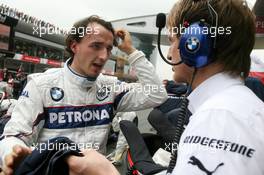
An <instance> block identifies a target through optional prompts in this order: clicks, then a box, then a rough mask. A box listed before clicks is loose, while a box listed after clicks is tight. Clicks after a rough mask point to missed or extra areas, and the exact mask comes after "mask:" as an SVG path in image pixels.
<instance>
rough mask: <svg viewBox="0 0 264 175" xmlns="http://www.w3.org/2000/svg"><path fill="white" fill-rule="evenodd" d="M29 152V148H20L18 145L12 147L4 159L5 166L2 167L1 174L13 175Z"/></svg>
mask: <svg viewBox="0 0 264 175" xmlns="http://www.w3.org/2000/svg"><path fill="white" fill-rule="evenodd" d="M31 152H32V150H31V148H28V147H24V146H20V145H16V146H14V147H13V151H12V152H11V153H10V154H8V155H7V156H6V157H5V165H4V166H3V172H2V173H3V174H4V175H12V174H14V170H15V168H16V167H17V166H18V165H19V163H21V161H22V160H23V159H24V158H25V157H26V156H27V155H29V154H30V153H31ZM1 175H2V174H1Z"/></svg>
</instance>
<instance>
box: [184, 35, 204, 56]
mask: <svg viewBox="0 0 264 175" xmlns="http://www.w3.org/2000/svg"><path fill="white" fill-rule="evenodd" d="M185 48H186V50H187V51H189V52H196V51H197V50H198V49H199V48H200V41H199V39H198V38H196V37H190V38H188V39H187V40H186V42H185Z"/></svg>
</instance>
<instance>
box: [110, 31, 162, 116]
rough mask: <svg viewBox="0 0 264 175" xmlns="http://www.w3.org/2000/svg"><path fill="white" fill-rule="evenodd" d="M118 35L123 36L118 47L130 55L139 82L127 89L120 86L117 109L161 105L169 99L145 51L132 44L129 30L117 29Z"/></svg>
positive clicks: (139, 108) (116, 101)
mask: <svg viewBox="0 0 264 175" xmlns="http://www.w3.org/2000/svg"><path fill="white" fill-rule="evenodd" d="M116 35H117V36H118V37H120V38H122V43H121V44H120V45H119V46H118V48H119V49H120V50H122V51H123V52H125V53H127V54H128V55H129V56H128V62H129V64H130V65H131V67H133V68H134V69H135V71H136V75H137V77H138V79H139V83H137V84H135V86H129V87H128V88H127V89H125V88H123V87H121V88H120V89H121V91H120V92H119V93H117V95H116V98H115V101H114V107H115V109H116V110H117V111H134V110H141V109H146V108H151V107H155V106H158V105H160V104H161V103H163V102H164V101H165V100H166V99H167V93H166V90H165V88H164V87H163V84H162V82H161V80H160V79H159V77H158V75H157V74H156V72H155V69H154V66H153V65H152V64H151V63H150V62H149V61H148V60H147V59H146V57H145V55H144V53H143V52H141V51H138V50H136V49H135V48H134V47H133V46H132V41H131V37H130V34H129V33H128V32H127V31H125V30H117V31H116ZM120 86H122V85H120Z"/></svg>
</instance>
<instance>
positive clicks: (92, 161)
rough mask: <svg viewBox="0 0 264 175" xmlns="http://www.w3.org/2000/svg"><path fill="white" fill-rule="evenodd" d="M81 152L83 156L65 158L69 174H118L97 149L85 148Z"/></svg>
mask: <svg viewBox="0 0 264 175" xmlns="http://www.w3.org/2000/svg"><path fill="white" fill-rule="evenodd" d="M82 153H83V155H84V156H83V157H78V156H70V157H68V158H67V159H66V162H67V163H68V165H69V169H70V172H69V175H87V174H89V175H119V173H118V171H117V170H116V168H115V167H114V166H113V165H112V163H111V162H109V161H108V160H107V159H106V158H105V157H104V156H103V155H101V154H100V153H98V152H97V151H95V150H92V149H85V150H83V151H82Z"/></svg>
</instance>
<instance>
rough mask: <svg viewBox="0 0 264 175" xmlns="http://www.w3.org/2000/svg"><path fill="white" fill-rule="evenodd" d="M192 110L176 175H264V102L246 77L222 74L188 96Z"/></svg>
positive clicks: (179, 153)
mask: <svg viewBox="0 0 264 175" xmlns="http://www.w3.org/2000/svg"><path fill="white" fill-rule="evenodd" d="M188 98H189V100H190V103H189V110H190V111H191V112H192V114H193V115H192V116H191V118H190V122H189V124H188V126H187V127H186V129H185V131H184V133H183V135H182V137H181V140H180V145H179V152H178V159H177V164H176V167H175V168H174V170H173V173H172V174H173V175H236V174H238V175H264V166H263V164H264V103H263V102H262V101H261V100H260V99H258V98H257V97H256V96H255V94H254V93H253V92H252V91H251V90H249V89H248V88H247V87H246V86H244V82H243V81H242V80H241V79H240V78H234V77H231V76H229V75H227V74H225V73H219V74H216V75H214V76H212V77H210V78H209V79H207V80H206V81H204V82H203V83H202V84H201V85H199V86H198V87H197V88H196V89H195V90H194V91H193V92H192V93H191V94H190V96H189V97H188Z"/></svg>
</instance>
